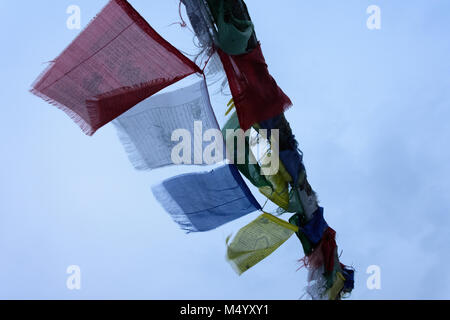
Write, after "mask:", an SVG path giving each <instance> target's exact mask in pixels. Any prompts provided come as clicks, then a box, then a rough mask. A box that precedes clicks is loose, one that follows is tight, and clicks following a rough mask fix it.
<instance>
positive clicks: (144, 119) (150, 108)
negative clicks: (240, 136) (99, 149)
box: [113, 80, 223, 170]
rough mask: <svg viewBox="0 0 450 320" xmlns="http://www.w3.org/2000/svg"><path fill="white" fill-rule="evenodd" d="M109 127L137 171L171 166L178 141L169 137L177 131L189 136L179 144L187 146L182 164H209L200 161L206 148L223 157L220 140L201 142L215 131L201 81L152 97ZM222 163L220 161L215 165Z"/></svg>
mask: <svg viewBox="0 0 450 320" xmlns="http://www.w3.org/2000/svg"><path fill="white" fill-rule="evenodd" d="M113 124H114V125H115V127H116V128H117V131H118V135H119V138H120V140H121V142H122V144H123V146H124V148H125V150H126V151H127V154H128V157H129V159H130V161H131V163H132V164H133V165H134V167H135V168H136V169H137V170H149V169H156V168H160V167H164V166H169V165H173V164H174V159H173V158H172V153H173V151H174V148H175V146H176V145H178V144H180V141H178V140H176V141H172V134H173V133H174V132H175V130H179V129H181V130H186V133H189V134H188V135H187V136H188V137H189V141H182V142H184V143H187V145H188V147H187V148H186V149H187V150H183V152H186V153H187V156H186V155H185V156H186V158H187V160H188V161H187V163H183V164H192V165H194V164H197V165H206V164H213V163H207V162H206V161H205V159H204V158H203V151H204V150H205V149H206V148H207V147H208V146H210V147H213V146H215V148H216V151H219V149H220V150H222V151H221V153H222V154H223V143H222V137H218V138H219V140H217V141H216V140H214V141H212V142H204V141H203V133H204V132H206V131H207V130H210V129H215V130H219V126H218V124H217V121H216V118H215V116H214V112H213V109H212V107H211V103H210V100H209V94H208V89H207V86H206V83H205V80H201V81H199V82H197V83H195V84H193V85H191V86H189V87H186V88H181V89H178V90H176V91H172V92H169V93H163V94H157V95H154V96H152V97H150V98H148V99H146V100H144V101H143V102H141V103H139V104H138V105H136V106H135V107H134V108H132V109H130V110H128V111H127V112H125V113H124V114H123V115H121V116H120V117H118V118H117V119H116V120H114V121H113ZM217 132H219V131H217ZM177 139H178V138H177ZM219 142H220V143H219ZM222 160H223V157H221V159H220V160H219V161H222ZM177 164H178V163H177Z"/></svg>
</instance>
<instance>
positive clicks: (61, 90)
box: [31, 0, 201, 135]
mask: <svg viewBox="0 0 450 320" xmlns="http://www.w3.org/2000/svg"><path fill="white" fill-rule="evenodd" d="M195 72H201V70H200V69H199V67H198V66H197V65H196V64H194V63H193V62H192V61H191V60H189V59H188V58H186V57H185V56H184V55H183V54H181V53H180V52H179V51H178V50H177V49H176V48H174V47H173V46H172V45H171V44H170V43H168V42H167V41H166V40H164V39H163V38H162V37H161V36H160V35H159V34H158V33H156V31H155V30H153V28H152V27H151V26H150V25H149V24H148V23H147V22H146V21H145V20H144V19H143V18H142V17H141V16H140V15H139V13H138V12H137V11H136V10H135V9H134V8H133V7H132V6H131V5H130V4H129V3H128V2H127V1H125V0H111V1H110V2H109V3H108V4H107V5H106V6H105V7H104V8H103V10H102V11H101V12H100V13H99V14H98V16H97V17H96V18H95V19H94V20H92V21H91V22H90V24H89V25H88V26H87V27H86V29H84V30H83V32H81V33H80V35H79V36H78V37H77V38H76V39H75V40H74V41H73V42H72V44H70V45H69V47H67V49H65V50H64V51H63V53H62V54H61V55H60V56H59V57H58V58H56V60H54V61H53V62H52V63H51V64H50V66H49V67H48V68H47V70H45V71H44V73H43V74H42V75H41V76H40V77H39V78H38V79H37V80H36V82H35V83H34V84H33V88H32V90H31V92H33V93H34V94H36V95H37V96H39V97H41V98H43V99H44V100H46V101H48V102H50V103H52V104H54V105H56V106H57V107H58V108H60V109H62V110H63V111H64V112H66V113H67V114H68V115H69V116H70V117H71V118H72V119H73V120H74V121H75V122H76V123H77V124H78V125H79V126H80V127H81V128H82V130H83V131H84V132H85V133H86V134H88V135H93V134H94V133H95V132H96V131H97V130H98V129H99V128H101V127H102V126H103V125H105V124H106V123H108V122H110V121H111V120H113V119H115V118H117V117H118V116H120V115H121V114H122V113H124V112H125V111H127V110H128V109H130V108H131V107H133V106H134V105H136V104H137V103H139V102H141V101H142V100H145V99H146V98H148V97H149V96H151V95H153V94H155V93H156V92H158V91H160V90H161V89H163V88H165V87H167V86H169V85H170V84H172V83H174V82H177V81H179V80H181V79H183V78H184V77H186V76H188V75H190V74H193V73H195Z"/></svg>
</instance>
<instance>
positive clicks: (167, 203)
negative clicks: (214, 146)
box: [152, 165, 261, 233]
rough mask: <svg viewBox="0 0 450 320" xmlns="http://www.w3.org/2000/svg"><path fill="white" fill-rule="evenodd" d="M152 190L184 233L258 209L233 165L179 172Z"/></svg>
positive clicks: (209, 226)
mask: <svg viewBox="0 0 450 320" xmlns="http://www.w3.org/2000/svg"><path fill="white" fill-rule="evenodd" d="M152 191H153V195H154V196H155V198H156V199H157V200H158V201H159V202H160V203H161V205H162V206H163V207H164V209H165V210H166V211H167V212H168V213H169V214H170V215H171V216H172V218H173V219H174V220H175V222H177V223H178V224H179V225H180V226H181V228H182V229H183V230H185V231H186V232H188V233H190V232H202V231H209V230H212V229H215V228H217V227H220V226H221V225H223V224H225V223H228V222H230V221H233V220H236V219H238V218H240V217H242V216H244V215H246V214H248V213H250V212H253V211H256V210H260V209H261V206H260V205H259V204H258V202H257V201H256V199H255V198H254V197H253V195H252V194H251V192H250V190H249V189H248V187H247V185H246V184H245V182H244V180H243V179H242V177H241V175H240V174H239V172H238V170H237V169H236V167H235V166H234V165H226V166H223V167H220V168H218V169H215V170H213V171H210V172H202V173H190V174H184V175H180V176H177V177H174V178H171V179H168V180H165V181H164V182H163V183H162V184H160V185H157V186H155V187H153V188H152Z"/></svg>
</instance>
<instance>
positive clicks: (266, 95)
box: [217, 44, 292, 131]
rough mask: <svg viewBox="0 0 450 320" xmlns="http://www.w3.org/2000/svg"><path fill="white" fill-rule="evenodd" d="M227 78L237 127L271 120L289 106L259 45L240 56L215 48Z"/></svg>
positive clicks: (288, 100)
mask: <svg viewBox="0 0 450 320" xmlns="http://www.w3.org/2000/svg"><path fill="white" fill-rule="evenodd" d="M217 50H218V52H219V55H220V59H221V60H222V64H223V67H224V69H225V72H226V74H227V77H228V83H229V85H230V90H231V94H232V95H233V99H234V104H235V105H236V111H237V114H238V118H239V123H240V125H241V128H242V129H243V130H244V131H245V130H247V129H249V128H250V127H251V126H252V125H253V124H255V123H258V122H260V121H264V120H268V119H271V118H273V117H275V116H277V115H279V114H281V113H282V112H284V111H285V110H286V109H287V108H289V107H290V106H291V105H292V102H291V100H290V99H289V97H288V96H286V94H284V92H283V91H282V90H281V89H280V88H279V87H278V85H277V83H276V81H275V80H274V79H273V78H272V76H271V75H270V74H269V70H268V67H267V64H266V61H265V59H264V56H263V53H262V51H261V45H260V44H258V46H257V47H256V48H255V49H253V50H252V51H251V52H249V53H246V54H242V55H233V56H231V55H228V54H226V53H225V52H223V51H222V50H220V49H217Z"/></svg>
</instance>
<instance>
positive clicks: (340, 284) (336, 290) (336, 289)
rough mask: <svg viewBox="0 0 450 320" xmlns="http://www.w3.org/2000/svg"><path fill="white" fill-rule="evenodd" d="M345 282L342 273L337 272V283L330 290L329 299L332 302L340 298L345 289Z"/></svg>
mask: <svg viewBox="0 0 450 320" xmlns="http://www.w3.org/2000/svg"><path fill="white" fill-rule="evenodd" d="M344 282H345V277H344V276H343V275H342V273H340V272H337V274H336V281H335V282H334V284H333V286H332V287H331V288H330V289H328V298H329V299H330V300H336V299H337V298H338V296H339V294H340V293H341V291H342V289H343V288H344Z"/></svg>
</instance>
